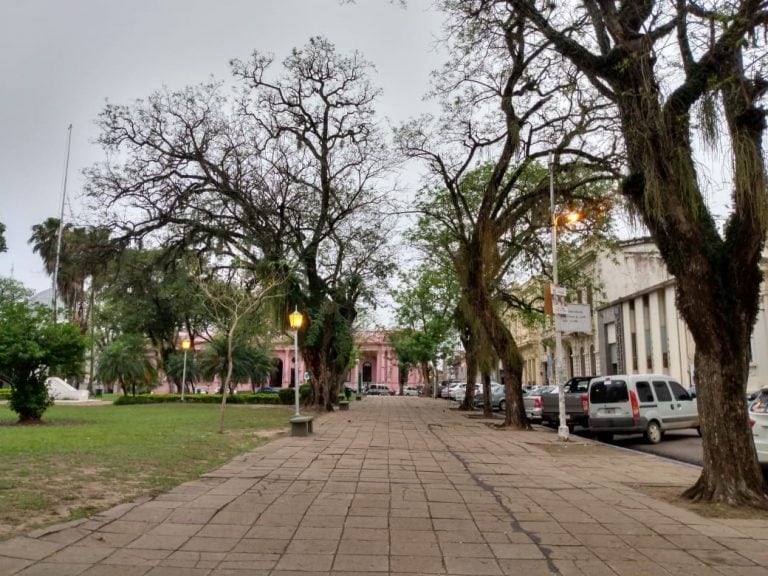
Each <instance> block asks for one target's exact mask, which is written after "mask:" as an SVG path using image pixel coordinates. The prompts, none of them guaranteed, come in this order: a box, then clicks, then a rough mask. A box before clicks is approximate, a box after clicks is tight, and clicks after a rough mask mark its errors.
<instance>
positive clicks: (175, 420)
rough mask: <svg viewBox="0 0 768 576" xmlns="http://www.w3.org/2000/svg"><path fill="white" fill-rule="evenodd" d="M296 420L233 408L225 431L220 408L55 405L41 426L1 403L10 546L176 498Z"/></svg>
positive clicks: (0, 451) (0, 462)
mask: <svg viewBox="0 0 768 576" xmlns="http://www.w3.org/2000/svg"><path fill="white" fill-rule="evenodd" d="M291 414H292V411H291V409H290V407H285V406H263V405H258V406H254V405H230V406H227V408H226V413H225V432H224V434H219V433H218V417H219V407H218V406H217V405H208V404H187V405H181V404H150V405H138V406H112V405H95V406H53V407H52V408H50V409H49V410H48V411H47V412H46V413H45V415H44V418H43V420H44V423H43V424H41V425H35V426H19V425H17V424H16V414H14V413H13V412H11V410H10V409H8V407H7V406H0V539H3V538H6V537H8V536H10V535H12V534H14V533H18V532H20V531H25V530H29V529H31V528H32V527H35V526H40V525H45V524H51V523H55V522H60V521H64V520H67V519H72V518H78V517H83V516H87V515H89V514H91V513H93V512H95V511H98V510H103V509H105V508H108V507H110V506H112V505H114V504H117V503H119V502H124V501H127V500H130V499H133V498H136V497H137V496H140V495H146V494H149V495H155V494H158V493H160V492H163V491H166V490H168V489H170V488H172V487H174V486H177V485H178V484H181V483H182V482H185V481H186V480H189V479H192V478H196V477H198V476H199V475H200V474H201V473H204V472H206V471H209V470H212V469H214V468H216V467H217V466H218V465H220V464H221V463H223V462H225V461H227V460H228V459H230V458H232V457H233V456H235V455H237V454H240V453H243V452H245V451H247V450H249V449H251V448H253V447H255V446H257V445H258V444H260V443H262V442H264V441H265V437H266V434H265V431H267V430H274V429H279V428H287V427H288V419H289V418H290V416H291Z"/></svg>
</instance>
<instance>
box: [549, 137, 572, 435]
mask: <svg viewBox="0 0 768 576" xmlns="http://www.w3.org/2000/svg"><path fill="white" fill-rule="evenodd" d="M554 171H555V164H554V161H553V158H552V153H551V152H550V154H549V206H550V212H551V216H552V292H553V294H552V319H553V320H554V324H555V357H554V369H553V370H552V374H553V375H554V377H555V383H556V384H557V396H558V412H559V420H560V423H559V427H558V429H557V436H558V438H560V439H561V440H563V441H567V440H568V435H569V431H568V422H567V421H566V415H565V390H564V389H563V378H562V358H561V356H562V353H563V335H562V333H561V332H560V319H559V318H558V314H557V312H555V309H554V308H555V306H554V302H555V295H554V290H555V288H556V287H558V281H557V213H556V212H555V182H554Z"/></svg>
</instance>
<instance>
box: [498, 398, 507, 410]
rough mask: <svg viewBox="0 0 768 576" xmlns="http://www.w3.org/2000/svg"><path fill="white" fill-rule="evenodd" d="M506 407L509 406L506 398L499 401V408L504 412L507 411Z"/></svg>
mask: <svg viewBox="0 0 768 576" xmlns="http://www.w3.org/2000/svg"><path fill="white" fill-rule="evenodd" d="M506 407H507V402H506V400H502V401H501V402H499V410H501V411H502V412H505V408H506Z"/></svg>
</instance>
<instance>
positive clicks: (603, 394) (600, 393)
mask: <svg viewBox="0 0 768 576" xmlns="http://www.w3.org/2000/svg"><path fill="white" fill-rule="evenodd" d="M628 400H629V394H628V392H627V383H626V382H625V381H624V380H605V381H603V382H596V383H595V384H593V385H592V387H591V388H590V390H589V401H590V402H591V403H592V404H617V403H619V402H627V401H628Z"/></svg>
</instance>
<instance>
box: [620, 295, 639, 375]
mask: <svg viewBox="0 0 768 576" xmlns="http://www.w3.org/2000/svg"><path fill="white" fill-rule="evenodd" d="M635 310H637V308H635ZM631 314H632V311H631V310H630V309H629V302H622V303H621V315H622V318H623V320H624V321H623V322H622V323H621V324H622V327H623V329H624V371H625V372H626V373H627V374H634V373H636V372H637V371H636V370H634V365H633V364H632V358H633V356H632V321H631V319H630V315H631ZM635 330H637V325H635ZM635 338H636V339H638V335H637V334H635ZM638 362H639V360H638ZM640 366H641V364H639V363H638V367H640Z"/></svg>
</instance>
